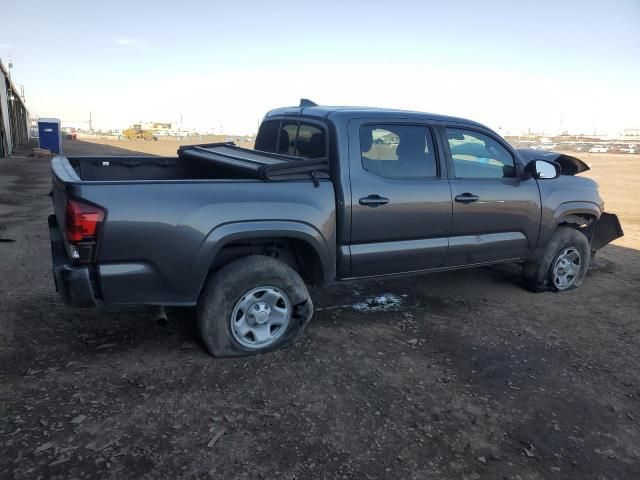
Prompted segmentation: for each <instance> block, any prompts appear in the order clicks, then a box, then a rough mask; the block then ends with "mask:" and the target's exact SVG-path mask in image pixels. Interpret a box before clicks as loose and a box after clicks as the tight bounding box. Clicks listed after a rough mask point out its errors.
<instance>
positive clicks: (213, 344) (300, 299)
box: [197, 255, 313, 357]
mask: <svg viewBox="0 0 640 480" xmlns="http://www.w3.org/2000/svg"><path fill="white" fill-rule="evenodd" d="M264 285H270V286H273V287H276V288H278V289H280V290H281V291H283V292H284V293H286V295H287V297H288V298H289V301H290V304H291V307H292V315H291V320H290V321H289V325H288V327H287V329H286V331H285V332H284V334H283V335H282V336H281V337H280V338H279V340H278V341H277V342H276V343H274V344H272V345H270V346H268V347H266V348H260V349H257V348H246V347H244V346H243V345H241V344H240V343H239V342H238V341H237V340H236V339H235V338H234V336H233V334H232V332H231V325H230V318H231V315H232V313H233V309H234V306H235V305H236V302H238V301H239V299H240V298H241V297H242V296H243V295H245V294H246V293H247V292H249V291H250V290H251V289H253V288H256V287H260V286H264ZM312 315H313V302H312V301H311V298H310V297H309V291H308V290H307V287H306V285H305V283H304V281H303V280H302V278H300V275H298V273H297V272H296V271H295V270H293V269H292V268H291V267H289V266H288V265H286V264H285V263H283V262H281V261H279V260H276V259H274V258H271V257H267V256H262V255H252V256H249V257H244V258H241V259H239V260H235V261H234V262H231V263H230V264H228V265H226V266H224V267H223V268H221V269H220V270H219V271H218V272H216V273H215V274H213V275H210V276H209V278H208V279H207V282H206V284H205V287H204V289H203V290H202V293H201V294H200V299H199V301H198V311H197V322H198V329H199V331H200V335H201V337H202V341H203V342H204V344H205V346H206V347H207V350H208V351H209V353H210V354H211V355H213V356H214V357H241V356H246V355H254V354H257V353H264V352H269V351H272V350H277V349H280V348H284V347H287V346H289V345H291V344H293V343H294V342H295V341H296V340H297V339H298V338H300V337H301V336H302V333H303V332H304V329H305V327H306V326H307V324H308V323H309V320H311V317H312Z"/></svg>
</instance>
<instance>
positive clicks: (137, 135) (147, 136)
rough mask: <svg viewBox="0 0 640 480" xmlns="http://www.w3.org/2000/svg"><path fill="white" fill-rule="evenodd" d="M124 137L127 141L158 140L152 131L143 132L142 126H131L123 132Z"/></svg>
mask: <svg viewBox="0 0 640 480" xmlns="http://www.w3.org/2000/svg"><path fill="white" fill-rule="evenodd" d="M122 135H124V137H125V138H126V139H127V140H138V139H143V140H158V137H156V136H155V135H154V133H153V132H152V131H151V130H143V129H142V128H141V127H140V125H131V127H129V128H127V129H126V130H123V131H122Z"/></svg>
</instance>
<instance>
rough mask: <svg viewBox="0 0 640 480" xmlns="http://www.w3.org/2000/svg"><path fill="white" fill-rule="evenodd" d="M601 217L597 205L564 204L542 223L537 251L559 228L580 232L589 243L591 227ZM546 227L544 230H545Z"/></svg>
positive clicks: (590, 203) (600, 211)
mask: <svg viewBox="0 0 640 480" xmlns="http://www.w3.org/2000/svg"><path fill="white" fill-rule="evenodd" d="M600 215H602V210H601V208H600V206H599V205H598V204H597V203H592V202H566V203H563V204H561V205H559V206H558V207H557V208H556V209H555V210H554V211H553V215H552V216H551V218H549V217H547V218H548V219H549V220H548V221H546V222H545V221H544V219H543V225H542V228H541V236H540V242H539V243H538V250H540V249H544V247H545V246H546V244H547V242H548V241H549V240H550V239H551V236H552V235H553V234H554V232H555V231H556V230H557V229H558V227H561V226H568V227H572V228H576V229H577V230H579V231H582V233H584V234H585V235H586V236H587V239H589V241H590V240H591V236H592V233H593V232H592V230H593V229H592V226H593V224H594V223H595V222H596V221H597V220H598V219H599V218H600ZM545 225H546V228H545Z"/></svg>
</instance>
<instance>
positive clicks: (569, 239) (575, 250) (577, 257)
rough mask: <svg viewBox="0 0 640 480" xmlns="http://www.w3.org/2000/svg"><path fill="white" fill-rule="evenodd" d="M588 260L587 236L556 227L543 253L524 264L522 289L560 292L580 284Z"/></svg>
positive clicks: (589, 252)
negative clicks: (523, 286) (524, 286)
mask: <svg viewBox="0 0 640 480" xmlns="http://www.w3.org/2000/svg"><path fill="white" fill-rule="evenodd" d="M590 261H591V248H590V245H589V241H588V240H587V237H586V236H585V235H583V234H582V233H581V232H579V231H578V230H576V229H574V228H571V227H558V229H557V230H556V231H555V233H554V234H553V236H552V237H551V239H550V240H549V242H548V243H547V246H546V248H545V250H544V253H543V254H542V255H541V256H540V257H538V258H537V259H534V260H530V261H528V262H526V263H525V265H524V269H523V275H524V280H525V284H526V286H527V287H528V288H529V289H530V290H533V291H535V292H541V291H545V290H554V291H557V292H561V291H564V290H570V289H572V288H577V287H579V286H580V285H581V284H582V281H583V280H584V277H585V275H586V274H587V268H588V267H589V262H590Z"/></svg>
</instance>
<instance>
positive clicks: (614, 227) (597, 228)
mask: <svg viewBox="0 0 640 480" xmlns="http://www.w3.org/2000/svg"><path fill="white" fill-rule="evenodd" d="M623 235H624V232H623V231H622V226H621V225H620V220H618V216H617V215H615V214H613V213H603V214H602V215H600V218H599V219H598V220H596V222H595V223H594V224H593V237H592V238H591V249H592V250H600V249H601V248H602V247H604V246H605V245H607V244H608V243H611V242H613V241H614V240H615V239H616V238H620V237H622V236H623Z"/></svg>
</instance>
